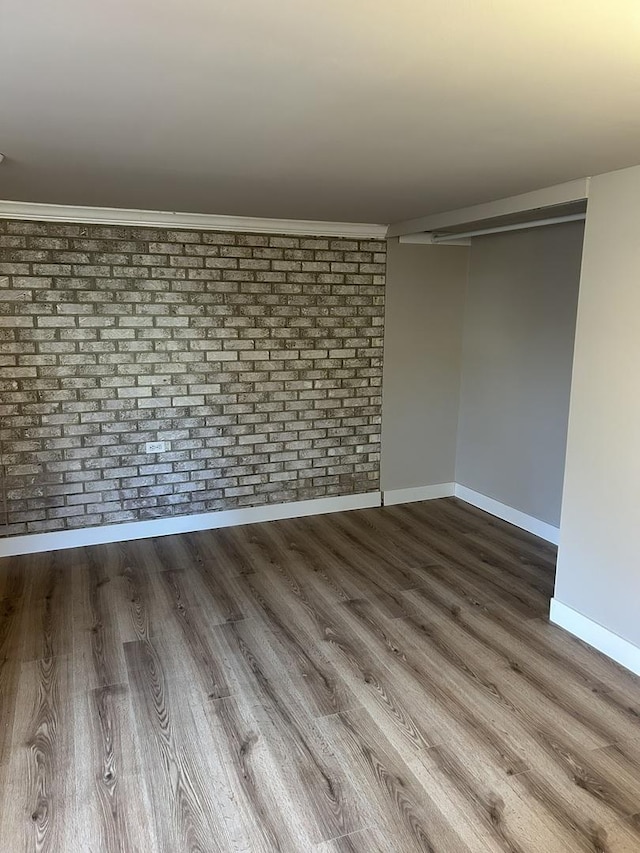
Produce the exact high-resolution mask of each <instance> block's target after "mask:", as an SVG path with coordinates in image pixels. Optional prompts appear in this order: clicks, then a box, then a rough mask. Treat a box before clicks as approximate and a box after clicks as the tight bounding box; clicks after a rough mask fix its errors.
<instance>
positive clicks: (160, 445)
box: [144, 441, 169, 453]
mask: <svg viewBox="0 0 640 853" xmlns="http://www.w3.org/2000/svg"><path fill="white" fill-rule="evenodd" d="M168 444H169V442H168V441H148V442H147V443H146V444H145V446H144V452H145V453H165V451H167V450H168V449H169V447H168Z"/></svg>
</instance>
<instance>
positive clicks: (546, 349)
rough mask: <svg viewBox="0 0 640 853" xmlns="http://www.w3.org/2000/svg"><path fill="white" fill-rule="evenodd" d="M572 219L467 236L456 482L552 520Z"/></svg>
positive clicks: (577, 252)
mask: <svg viewBox="0 0 640 853" xmlns="http://www.w3.org/2000/svg"><path fill="white" fill-rule="evenodd" d="M583 231H584V228H583V225H582V223H571V224H567V225H558V226H550V227H546V228H539V229H532V230H530V231H521V232H514V233H507V234H500V235H495V236H491V237H483V238H476V239H474V240H473V245H472V247H471V258H470V269H469V282H468V290H467V298H466V305H465V320H464V333H463V361H462V382H461V394H460V413H459V424H458V444H457V458H456V482H458V483H460V484H462V485H464V486H467V487H469V488H471V489H474V490H475V491H477V492H481V493H482V494H484V495H488V496H489V497H492V498H494V499H495V500H498V501H501V502H502V503H505V504H507V505H508V506H510V507H513V508H515V509H518V510H520V511H521V512H524V513H527V514H528V515H532V516H534V517H535V518H538V519H540V520H542V521H545V522H547V523H549V524H553V525H555V526H558V525H559V522H560V505H561V496H562V481H563V473H564V461H565V449H566V436H567V419H568V412H569V393H570V386H571V365H572V357H573V344H574V333H575V321H576V305H577V298H578V285H579V278H580V262H581V255H582V240H583Z"/></svg>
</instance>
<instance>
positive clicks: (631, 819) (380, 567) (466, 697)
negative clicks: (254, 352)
mask: <svg viewBox="0 0 640 853" xmlns="http://www.w3.org/2000/svg"><path fill="white" fill-rule="evenodd" d="M554 559H555V554H554V549H553V548H552V547H551V546H550V545H548V544H546V543H544V542H542V541H540V540H538V539H536V538H535V537H533V536H530V535H528V534H524V533H522V532H520V531H518V530H516V529H515V528H512V527H510V526H509V525H507V524H504V523H502V522H500V521H497V520H496V519H494V518H492V517H491V516H488V515H485V514H483V513H481V512H480V511H478V510H475V509H473V508H471V507H469V506H467V505H465V504H462V503H460V502H458V501H456V500H453V499H450V500H443V501H432V502H429V503H425V504H410V505H406V506H402V507H388V508H384V509H372V510H364V511H358V512H349V513H342V514H339V515H332V516H324V517H317V518H309V519H299V520H295V521H282V522H273V523H270V524H262V525H255V526H251V527H244V528H235V529H227V530H221V531H211V532H204V533H197V534H188V535H183V536H172V537H164V538H158V539H155V540H146V541H140V542H131V543H127V544H115V545H104V546H97V547H93V548H85V549H77V550H74V551H59V552H57V553H52V554H42V555H35V556H30V557H21V558H17V559H10V560H4V561H2V562H0V849H1V850H2V851H3V853H5V851H6V853H20V851H52V853H75V851H82V853H85V851H86V853H111V851H120V852H121V853H125V851H126V853H128V852H129V851H143V853H154V851H155V853H180V851H193V853H195V851H201V853H205V851H207V853H208V851H225V853H226V851H252V853H254V851H255V853H262V851H269V853H271V851H295V853H306V851H310V853H346V851H358V853H360V851H362V853H392V851H397V853H411V852H412V851H429V853H459V851H460V852H461V851H467V853H468V851H473V853H476V851H477V853H493V851H500V852H501V853H520V851H536V853H572V851H596V853H610V851H611V853H613V851H615V853H622V851H629V853H632V851H633V853H638V851H640V680H638V679H636V678H634V677H633V676H632V675H630V674H629V673H627V672H626V671H624V670H622V669H620V668H618V667H617V666H616V665H615V664H613V663H611V662H609V661H607V660H606V659H605V658H603V657H601V656H600V655H598V654H597V653H596V652H594V651H592V650H590V649H588V648H587V647H586V646H584V645H582V644H581V643H579V642H578V641H577V640H575V639H573V638H571V637H569V636H568V635H567V634H565V633H563V632H562V631H561V630H559V629H557V628H554V627H553V626H551V625H549V624H548V622H547V620H546V614H547V611H548V603H549V597H550V595H551V592H552V583H553V574H554Z"/></svg>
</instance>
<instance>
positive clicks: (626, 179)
mask: <svg viewBox="0 0 640 853" xmlns="http://www.w3.org/2000/svg"><path fill="white" fill-rule="evenodd" d="M639 220H640V167H634V168H632V169H624V170H622V171H620V172H612V173H609V174H607V175H598V176H597V177H594V178H592V179H591V186H590V190H589V208H588V211H587V226H586V232H585V244H584V260H583V268H582V278H581V282H580V301H579V308H578V326H577V334H576V351H575V361H574V371H573V389H572V394H571V415H570V418H569V440H568V445H567V469H566V481H565V487H564V499H563V505H562V532H561V536H560V550H559V554H558V571H557V576H556V592H555V596H556V598H557V599H558V600H559V601H561V602H562V603H564V604H567V605H569V606H570V607H572V608H573V609H574V610H577V611H578V612H579V613H582V614H584V615H585V616H588V617H589V618H590V619H592V620H593V621H595V622H597V623H599V624H600V625H603V626H604V627H605V628H608V629H609V630H610V631H612V632H613V633H614V634H618V635H619V636H620V637H623V638H624V639H626V640H629V641H630V642H631V643H634V644H635V645H636V646H638V647H640V618H639V616H638V603H639V602H640V567H639V565H638V554H639V553H640V505H639V502H638V482H640V440H639V438H638V424H639V423H640V394H639V393H638V368H639V366H640V320H639V318H640V281H639V279H640V275H639V270H640V241H638V221H639Z"/></svg>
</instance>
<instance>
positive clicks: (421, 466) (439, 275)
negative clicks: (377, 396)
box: [381, 239, 469, 490]
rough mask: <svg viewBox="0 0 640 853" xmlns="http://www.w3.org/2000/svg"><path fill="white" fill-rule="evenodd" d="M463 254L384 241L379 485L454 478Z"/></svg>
mask: <svg viewBox="0 0 640 853" xmlns="http://www.w3.org/2000/svg"><path fill="white" fill-rule="evenodd" d="M468 255H469V250H468V248H467V247H460V246H425V245H407V244H401V243H399V242H398V240H397V239H396V240H391V241H389V245H388V251H387V283H386V309H385V341H384V378H383V400H382V408H383V418H382V462H381V485H382V488H383V489H387V490H389V489H406V488H412V487H415V486H428V485H434V484H438V483H450V482H453V479H454V474H455V455H456V428H457V422H458V402H459V393H460V356H461V344H462V320H463V308H464V294H465V288H466V280H467V261H468Z"/></svg>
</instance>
